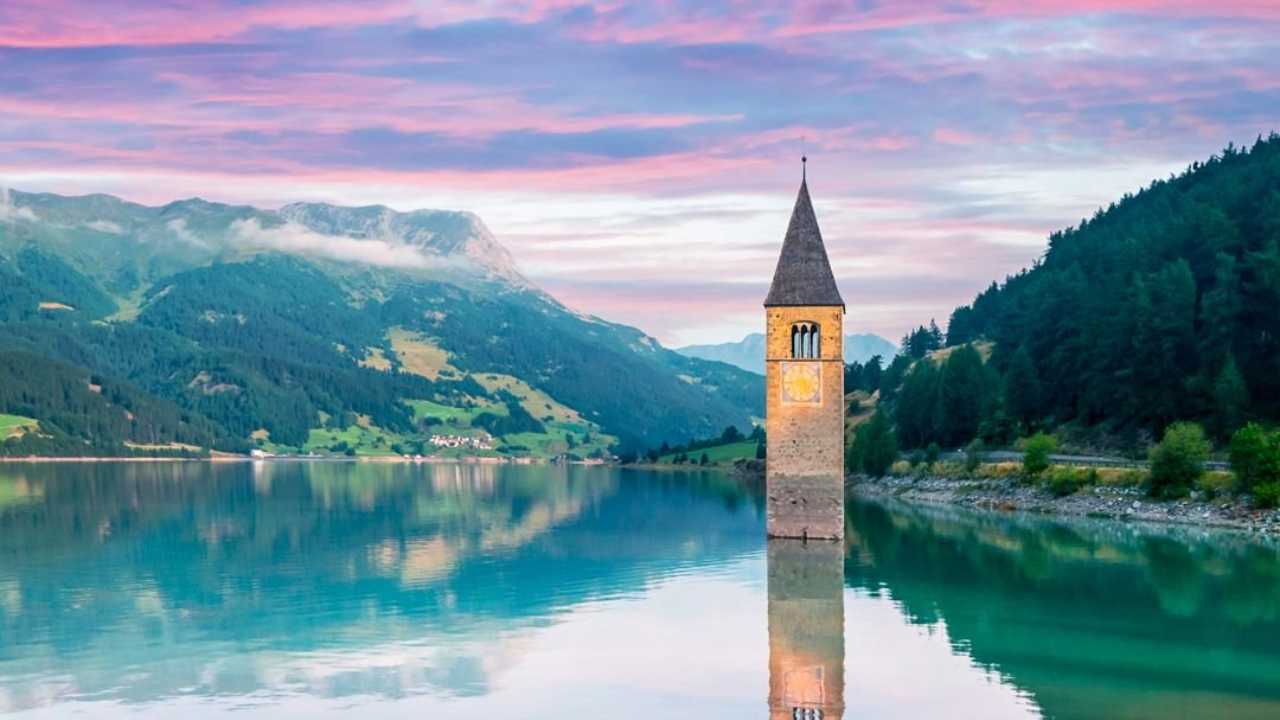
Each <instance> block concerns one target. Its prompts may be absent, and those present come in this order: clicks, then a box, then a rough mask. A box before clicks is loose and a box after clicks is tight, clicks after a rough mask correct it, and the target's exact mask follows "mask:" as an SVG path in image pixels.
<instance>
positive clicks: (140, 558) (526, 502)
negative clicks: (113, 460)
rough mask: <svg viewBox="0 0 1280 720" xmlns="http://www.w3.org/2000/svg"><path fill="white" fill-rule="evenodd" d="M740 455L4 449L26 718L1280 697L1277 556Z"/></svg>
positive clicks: (0, 616)
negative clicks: (230, 457) (877, 491)
mask: <svg viewBox="0 0 1280 720" xmlns="http://www.w3.org/2000/svg"><path fill="white" fill-rule="evenodd" d="M762 508H763V502H762V494H761V489H760V488H750V487H743V486H741V485H739V484H737V483H735V482H734V481H733V480H731V479H730V478H729V477H727V476H725V475H722V474H717V473H699V472H685V473H672V472H646V471H640V470H630V469H614V468H581V467H569V468H565V467H538V466H532V467H531V466H466V465H457V466H454V465H439V466H430V465H417V466H415V465H406V464H375V463H337V462H334V463H303V462H266V463H252V464H250V463H234V464H208V463H163V464H141V463H138V464H86V465H74V464H57V465H53V464H48V465H22V464H0V713H11V714H14V715H15V716H17V717H31V718H51V717H74V716H82V717H93V718H123V717H128V718H151V717H156V718H159V717H182V718H187V719H194V718H204V717H213V716H221V715H229V714H234V716H235V717H238V718H263V717H281V718H283V717H338V716H341V717H360V718H455V717H456V718H470V717H495V718H565V717H600V718H603V717H607V718H611V719H613V718H646V719H648V718H818V717H822V718H835V717H839V716H840V715H841V713H842V712H843V715H844V716H845V717H849V718H855V717H859V718H860V717H876V718H922V717H961V718H1029V717H1053V718H1147V717H1162V718H1197V717H1242V718H1276V717H1280V552H1278V551H1277V548H1276V546H1275V545H1272V544H1266V543H1263V542H1261V541H1257V540H1254V539H1251V538H1248V537H1245V536H1241V535H1236V534H1227V533H1213V532H1207V531H1202V530H1196V529H1190V528H1184V529H1161V528H1150V527H1139V526H1133V525H1126V524H1122V523H1115V522H1104V521H1077V522H1065V521H1054V520H1051V519H1044V518H1030V517H1022V516H1008V515H984V514H976V513H972V512H967V511H961V510H956V509H947V508H933V507H913V506H909V505H903V504H896V503H895V502H894V501H879V502H867V501H858V500H851V502H850V503H849V506H848V512H847V536H848V537H847V540H846V542H845V543H844V544H843V545H837V544H829V543H809V544H807V545H806V544H803V543H799V542H794V541H783V542H779V541H774V542H766V541H765V539H764V517H763V510H762Z"/></svg>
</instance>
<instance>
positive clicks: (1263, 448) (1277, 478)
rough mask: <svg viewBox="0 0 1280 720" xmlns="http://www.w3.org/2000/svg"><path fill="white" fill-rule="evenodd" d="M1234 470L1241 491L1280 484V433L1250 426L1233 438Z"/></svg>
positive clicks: (1232, 460)
mask: <svg viewBox="0 0 1280 720" xmlns="http://www.w3.org/2000/svg"><path fill="white" fill-rule="evenodd" d="M1231 470H1232V472H1234V473H1235V475H1236V481H1237V487H1238V488H1239V489H1240V490H1246V491H1252V492H1256V489H1257V488H1258V486H1260V485H1266V484H1269V483H1277V482H1280V432H1276V431H1274V430H1267V429H1266V428H1263V427H1262V426H1261V425H1258V424H1255V423H1249V424H1248V425H1246V426H1244V427H1242V428H1240V429H1239V430H1237V431H1236V433H1235V435H1232V436H1231Z"/></svg>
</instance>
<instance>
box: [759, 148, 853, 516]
mask: <svg viewBox="0 0 1280 720" xmlns="http://www.w3.org/2000/svg"><path fill="white" fill-rule="evenodd" d="M801 163H807V158H802V159H801ZM802 167H804V166H803V165H802ZM805 175H806V174H804V173H802V176H801V181H800V193H799V195H798V196H797V197H796V204H795V208H794V209H793V210H792V211H791V222H790V224H789V225H788V226H787V235H786V238H785V239H784V240H783V241H782V253H781V255H780V256H779V257H778V267H777V269H776V270H774V273H773V283H772V284H771V285H770V286H769V296H768V297H767V298H765V301H764V307H765V325H766V341H765V387H766V392H767V393H768V398H767V399H766V402H765V407H766V408H767V417H766V420H765V429H766V431H767V437H768V440H767V443H768V444H767V458H766V461H765V464H766V471H765V475H766V483H767V486H768V487H767V495H768V500H767V503H768V504H767V515H768V533H769V536H770V537H794V538H827V539H838V538H842V537H844V300H843V299H841V297H840V290H839V289H838V288H837V287H836V280H835V276H834V275H833V274H832V272H831V263H830V262H829V261H828V260H827V250H826V248H825V247H824V246H823V244H822V233H821V232H820V231H819V230H818V219H817V217H816V216H815V215H814V213H813V203H812V202H811V201H810V200H809V184H808V178H807V177H806V176H805Z"/></svg>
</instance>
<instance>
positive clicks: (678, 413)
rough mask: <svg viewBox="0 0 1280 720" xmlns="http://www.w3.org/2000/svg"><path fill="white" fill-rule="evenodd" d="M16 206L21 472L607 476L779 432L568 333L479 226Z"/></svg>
mask: <svg viewBox="0 0 1280 720" xmlns="http://www.w3.org/2000/svg"><path fill="white" fill-rule="evenodd" d="M0 200H3V202H4V203H5V207H6V208H7V209H8V210H7V212H6V213H5V214H3V215H0V414H10V415H13V416H15V417H20V418H24V420H23V423H24V424H23V425H22V430H21V432H17V431H14V432H12V433H11V434H7V435H6V436H5V437H4V438H0V454H27V453H51V452H52V453H73V454H103V453H118V452H157V451H159V452H190V451H193V448H196V449H197V450H198V449H200V448H216V449H219V450H228V451H238V452H245V451H248V450H249V449H250V448H252V447H260V448H263V449H266V450H270V451H281V452H322V453H345V454H391V453H397V454H398V453H424V454H430V453H432V452H458V453H465V454H472V453H477V452H478V453H480V454H516V455H520V454H534V455H539V456H544V457H546V456H552V455H560V454H569V455H573V454H576V455H580V456H587V455H593V454H594V455H600V454H602V453H604V452H605V451H606V450H607V449H608V448H610V447H616V448H617V449H635V448H642V447H647V446H649V445H655V444H658V443H661V442H663V441H670V442H681V441H685V440H688V439H690V438H694V437H700V436H702V435H706V434H709V433H710V432H713V431H714V432H719V431H720V430H722V429H723V428H724V427H725V426H726V425H730V424H733V425H738V426H741V427H743V428H747V427H749V425H750V422H751V418H752V417H753V416H758V415H760V414H761V412H762V410H761V404H762V401H763V397H762V395H763V390H762V388H761V381H760V378H759V377H758V376H754V375H752V374H750V373H746V372H743V371H740V370H737V369H736V368H732V367H728V366H726V365H723V364H720V363H712V362H706V361H701V360H697V359H693V358H687V357H684V356H682V355H679V354H677V353H675V352H673V351H670V350H667V349H665V348H663V347H661V346H660V345H658V344H657V343H656V341H654V340H652V339H651V338H649V337H647V336H645V335H644V334H643V333H641V332H640V331H638V330H635V329H633V328H628V327H625V326H620V325H614V324H612V323H607V322H604V321H602V320H599V319H597V318H592V317H587V316H583V315H580V314H577V313H574V312H572V311H569V310H568V309H566V308H565V307H563V306H562V305H560V304H559V303H557V302H556V301H555V300H554V299H552V298H550V297H549V296H547V295H546V294H544V293H542V292H541V291H539V290H537V289H536V288H534V287H532V286H531V285H530V284H529V283H528V282H527V281H526V280H524V279H523V278H522V277H520V276H519V273H518V272H517V271H516V270H515V268H514V265H513V264H512V263H511V261H510V258H509V257H508V256H507V255H506V252H505V250H502V249H501V247H500V246H498V245H497V244H496V242H495V241H494V240H493V239H492V237H491V236H489V235H488V233H487V231H486V230H484V229H483V226H480V225H478V224H477V223H478V220H477V219H476V218H474V216H469V215H466V214H464V213H440V212H417V213H407V214H406V213H394V212H392V211H389V210H387V209H386V208H340V207H335V206H318V205H313V206H297V205H295V206H289V207H287V208H285V210H284V211H281V213H280V214H272V213H269V212H266V211H259V210H255V209H252V208H240V207H231V206H224V205H218V204H216V203H207V202H204V201H194V200H193V201H183V202H180V203H171V204H170V205H166V206H164V207H163V208H147V207H144V206H138V205H132V204H129V203H124V202H122V201H120V200H117V199H115V198H109V197H107V196H91V197H88V198H63V197H59V196H53V195H25V194H22V193H13V194H12V195H11V196H10V195H9V194H6V195H5V196H4V197H3V198H0ZM248 221H252V229H254V232H255V233H257V234H250V235H249V236H247V237H246V236H245V235H244V227H245V225H244V224H243V223H245V222H248ZM300 223H308V224H307V225H302V224H300ZM264 227H265V228H274V229H275V230H276V231H277V232H278V233H279V237H284V238H289V239H292V240H291V241H293V240H298V239H299V238H301V240H300V241H299V242H302V244H301V245H300V246H299V247H302V248H303V250H301V251H297V252H284V251H283V250H282V248H281V247H278V246H277V245H273V244H272V243H271V242H267V243H265V246H264V243H263V242H262V238H261V237H260V235H261V233H259V232H258V231H259V230H261V229H262V228H264ZM329 233H343V234H342V235H334V234H329ZM275 237H277V236H268V240H270V239H271V238H275ZM272 242H274V240H272ZM360 243H367V244H368V253H367V254H368V255H370V256H371V257H373V258H374V259H375V260H378V258H379V257H380V258H382V260H379V262H364V261H362V260H361V257H362V256H363V255H364V254H366V253H364V246H362V245H361V244H360ZM289 247H293V246H289ZM335 248H336V249H335ZM353 248H354V251H353ZM348 256H350V257H348ZM388 259H390V260H394V261H395V262H396V263H398V265H394V266H388V264H387V263H388V262H389V260H388ZM31 421H34V422H35V425H32V424H31ZM432 435H442V436H448V437H450V438H452V440H451V442H453V443H455V445H456V446H455V447H452V448H450V449H448V450H445V449H441V448H439V447H437V446H433V445H432V444H430V443H429V442H428V440H429V438H430V437H431V436H432Z"/></svg>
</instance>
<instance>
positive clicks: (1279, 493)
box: [1253, 480, 1280, 508]
mask: <svg viewBox="0 0 1280 720" xmlns="http://www.w3.org/2000/svg"><path fill="white" fill-rule="evenodd" d="M1253 504H1254V506H1255V507H1261V508H1273V507H1276V506H1280V481H1276V480H1272V481H1271V482H1264V483H1259V484H1258V485H1255V486H1254V488H1253Z"/></svg>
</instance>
